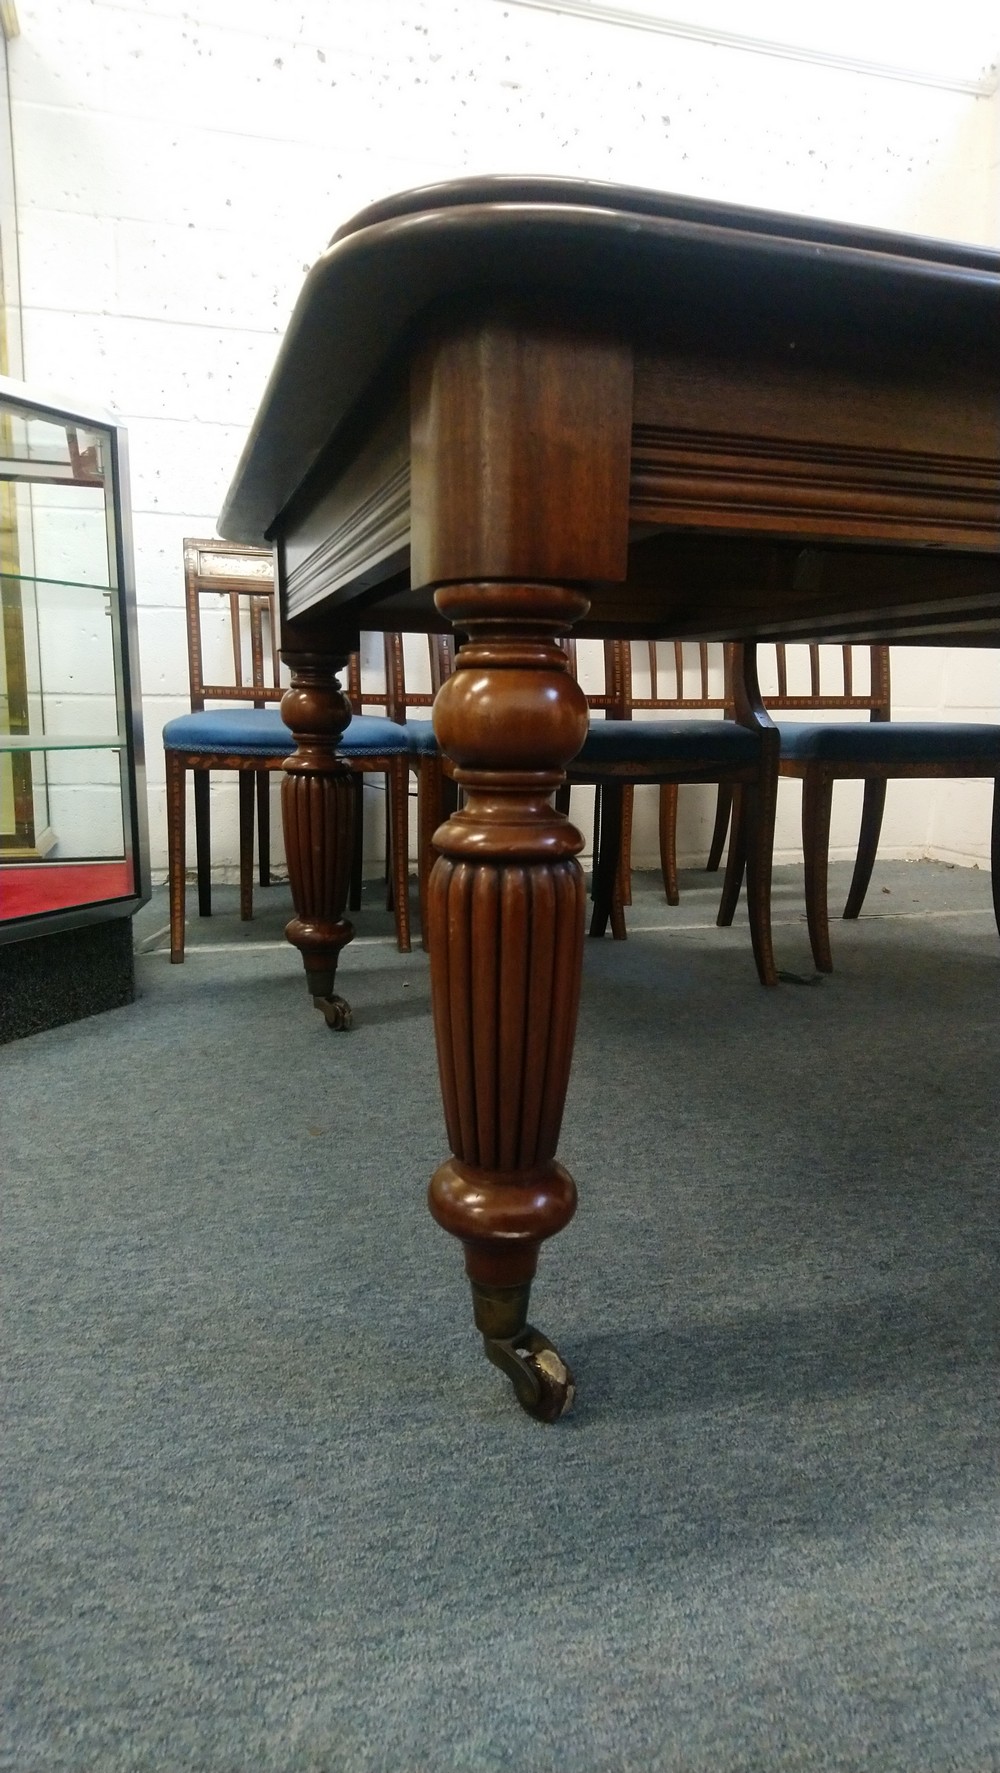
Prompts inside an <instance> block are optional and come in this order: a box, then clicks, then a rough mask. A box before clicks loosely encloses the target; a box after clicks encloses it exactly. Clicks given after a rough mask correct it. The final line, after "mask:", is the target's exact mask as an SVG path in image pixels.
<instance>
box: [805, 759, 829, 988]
mask: <svg viewBox="0 0 1000 1773" xmlns="http://www.w3.org/2000/svg"><path fill="white" fill-rule="evenodd" d="M832 807H833V779H832V777H831V776H828V775H827V774H826V772H825V771H823V770H817V769H810V770H807V771H806V773H805V775H804V777H803V779H802V851H803V856H804V859H805V890H806V921H807V923H808V925H809V942H810V946H811V947H812V955H813V964H814V966H815V968H816V971H817V972H818V973H832V972H833V955H832V954H831V951H830V912H829V904H828V884H827V883H828V870H829V863H830V813H831V810H832Z"/></svg>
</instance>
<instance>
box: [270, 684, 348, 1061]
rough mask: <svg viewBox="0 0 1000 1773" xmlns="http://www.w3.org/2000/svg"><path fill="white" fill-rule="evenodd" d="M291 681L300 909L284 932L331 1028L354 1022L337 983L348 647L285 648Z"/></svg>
mask: <svg viewBox="0 0 1000 1773" xmlns="http://www.w3.org/2000/svg"><path fill="white" fill-rule="evenodd" d="M283 656H284V658H285V662H286V664H287V665H288V666H289V668H290V671H291V677H292V681H291V687H290V688H289V689H287V690H286V691H285V694H284V696H283V697H282V701H281V715H282V719H283V720H284V722H285V724H286V726H289V727H290V728H291V730H292V733H293V734H294V736H295V744H296V749H295V751H294V752H293V754H292V756H291V757H289V758H288V760H287V762H286V764H285V777H284V781H283V782H282V784H281V814H282V823H283V825H284V834H285V855H286V857H287V860H288V878H289V882H290V884H291V889H292V901H293V904H294V906H295V916H294V917H293V918H292V920H291V922H290V923H289V924H287V925H286V928H285V934H286V935H287V937H288V940H289V941H290V942H292V943H294V945H295V947H296V948H298V950H299V952H300V953H301V955H302V961H303V965H304V966H305V969H306V981H307V984H308V987H309V992H310V994H311V996H312V1000H313V1003H314V1004H315V1005H316V1008H317V1009H318V1010H321V1011H322V1012H323V1015H324V1017H325V1018H326V1022H327V1025H328V1027H330V1028H349V1027H350V1026H351V1006H350V1004H349V1003H348V1002H347V1001H346V999H345V998H343V997H339V996H338V995H337V993H336V991H335V990H334V980H335V978H336V973H337V961H338V960H339V958H340V951H341V949H342V948H343V947H344V946H345V945H346V944H347V943H348V942H349V941H350V939H351V937H352V936H353V934H354V926H353V924H351V923H349V922H347V920H346V919H345V917H344V907H345V906H346V904H347V894H348V889H349V886H350V878H351V862H352V858H353V851H354V813H355V788H354V782H353V780H352V776H351V771H350V769H349V767H348V765H347V764H346V763H344V761H343V760H342V759H341V758H339V757H338V756H337V741H338V740H339V738H340V736H341V734H342V733H343V731H344V729H345V728H346V727H347V725H348V724H349V722H350V718H351V707H350V703H349V702H348V700H347V697H346V696H345V695H344V692H343V690H342V689H341V687H340V684H339V683H338V681H337V672H338V671H339V670H342V669H343V667H344V666H345V665H346V663H347V654H346V653H344V654H343V655H341V654H339V653H338V654H323V653H305V652H303V653H295V652H292V653H287V652H286V653H285V654H284V655H283Z"/></svg>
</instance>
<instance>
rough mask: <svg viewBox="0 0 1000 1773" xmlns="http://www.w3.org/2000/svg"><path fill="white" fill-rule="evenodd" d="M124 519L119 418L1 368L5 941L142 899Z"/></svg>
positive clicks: (137, 731) (1, 890)
mask: <svg viewBox="0 0 1000 1773" xmlns="http://www.w3.org/2000/svg"><path fill="white" fill-rule="evenodd" d="M129 523H130V519H129V501H128V466H127V454H126V445H125V435H124V432H123V431H122V429H121V427H120V426H118V425H117V424H116V423H115V421H114V420H113V419H112V418H110V417H108V416H107V415H106V414H103V413H101V414H96V413H93V412H90V413H81V412H78V411H75V410H73V408H72V406H71V405H69V404H66V405H64V404H62V403H60V402H59V401H58V400H56V399H53V398H49V397H40V396H37V395H36V394H34V393H33V392H32V391H31V390H30V389H29V388H27V387H26V386H25V385H24V384H23V383H20V382H14V381H10V380H7V379H5V378H2V377H0V944H3V943H9V942H12V941H17V940H28V939H33V938H34V937H36V936H41V935H44V934H46V933H48V932H49V931H58V930H61V929H64V928H65V929H74V928H75V929H79V928H80V927H81V926H82V925H83V924H84V923H86V922H88V921H96V922H101V921H107V920H109V919H115V918H118V919H120V918H123V917H126V916H128V915H129V914H130V913H131V912H132V911H134V910H135V909H137V908H138V906H139V905H140V904H142V903H143V902H144V900H145V899H146V898H148V896H149V889H148V872H147V859H146V849H147V845H146V810H145V786H144V777H143V757H142V721H141V713H140V701H139V683H138V674H137V646H136V634H135V592H134V585H133V574H132V552H131V538H130V533H129ZM0 952H2V951H0Z"/></svg>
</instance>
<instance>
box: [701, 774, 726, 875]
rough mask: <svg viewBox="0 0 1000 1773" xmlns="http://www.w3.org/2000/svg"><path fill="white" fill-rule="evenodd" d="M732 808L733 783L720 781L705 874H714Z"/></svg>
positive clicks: (720, 855) (719, 860) (723, 844)
mask: <svg viewBox="0 0 1000 1773" xmlns="http://www.w3.org/2000/svg"><path fill="white" fill-rule="evenodd" d="M732 810H733V785H732V783H731V782H720V783H719V793H718V798H717V800H716V802H715V826H714V828H713V831H712V841H711V843H710V844H709V848H708V861H707V862H706V863H705V872H706V873H707V874H715V873H716V871H717V869H718V866H719V863H720V862H721V861H722V852H723V850H724V848H725V845H726V832H727V831H728V830H729V820H730V816H731V814H732Z"/></svg>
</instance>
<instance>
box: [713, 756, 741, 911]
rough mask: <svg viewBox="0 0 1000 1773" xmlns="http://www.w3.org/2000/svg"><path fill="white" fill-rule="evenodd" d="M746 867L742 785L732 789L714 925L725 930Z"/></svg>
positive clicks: (735, 904)
mask: <svg viewBox="0 0 1000 1773" xmlns="http://www.w3.org/2000/svg"><path fill="white" fill-rule="evenodd" d="M746 866H747V824H746V803H745V800H744V790H743V787H742V785H737V786H736V787H734V789H733V802H732V818H731V820H730V825H729V855H728V856H727V858H726V877H725V880H724V881H723V883H722V898H721V900H720V902H719V914H718V916H717V917H716V920H715V921H716V924H717V925H718V926H719V928H720V929H726V928H728V926H729V925H730V924H731V923H732V921H733V918H734V917H735V915H736V907H737V905H738V904H739V902H740V893H741V892H742V890H743V876H744V874H745V873H746Z"/></svg>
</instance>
